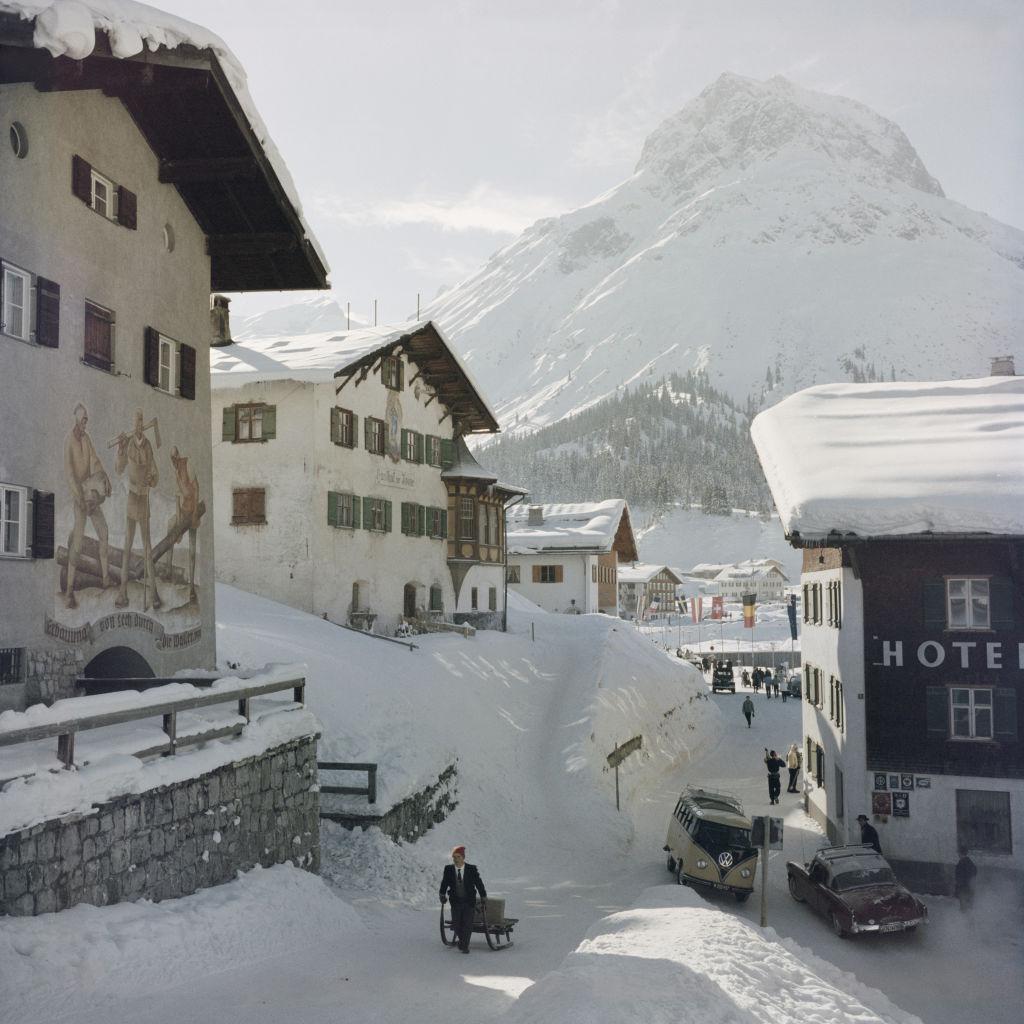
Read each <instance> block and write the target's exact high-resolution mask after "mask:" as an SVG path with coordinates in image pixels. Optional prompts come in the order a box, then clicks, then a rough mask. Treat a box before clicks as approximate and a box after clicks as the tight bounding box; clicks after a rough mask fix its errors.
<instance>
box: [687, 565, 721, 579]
mask: <svg viewBox="0 0 1024 1024" xmlns="http://www.w3.org/2000/svg"><path fill="white" fill-rule="evenodd" d="M731 565H732V562H700V563H698V564H697V565H695V566H694V567H693V568H692V569H689V570H687V573H686V575H687V576H693V577H695V578H696V579H699V580H713V579H714V578H715V577H716V576H717V575H718V574H719V573H720V572H721V571H722V570H723V569H728V568H729V567H730V566H731Z"/></svg>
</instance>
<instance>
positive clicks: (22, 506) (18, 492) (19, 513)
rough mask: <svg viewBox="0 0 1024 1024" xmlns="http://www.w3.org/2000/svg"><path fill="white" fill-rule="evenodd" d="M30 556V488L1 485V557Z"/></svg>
mask: <svg viewBox="0 0 1024 1024" xmlns="http://www.w3.org/2000/svg"><path fill="white" fill-rule="evenodd" d="M27 554H28V488H27V487H15V486H13V485H12V484H0V555H10V556H12V557H14V558H24V557H25V556H26V555H27Z"/></svg>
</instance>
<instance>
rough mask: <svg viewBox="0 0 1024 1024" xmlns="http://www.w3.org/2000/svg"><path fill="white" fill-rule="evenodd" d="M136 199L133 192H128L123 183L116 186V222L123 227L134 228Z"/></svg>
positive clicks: (136, 208) (136, 207)
mask: <svg viewBox="0 0 1024 1024" xmlns="http://www.w3.org/2000/svg"><path fill="white" fill-rule="evenodd" d="M137 210H138V200H137V199H136V197H135V193H134V192H129V191H128V189H126V188H125V187H124V185H118V186H117V222H118V224H121V225H122V226H123V227H126V228H131V230H132V231H134V230H135V229H136V226H137V224H136V218H137Z"/></svg>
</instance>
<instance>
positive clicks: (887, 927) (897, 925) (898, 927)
mask: <svg viewBox="0 0 1024 1024" xmlns="http://www.w3.org/2000/svg"><path fill="white" fill-rule="evenodd" d="M906 927H907V926H906V925H905V924H904V923H903V922H902V921H893V922H891V923H890V924H883V925H882V927H881V928H879V929H878V930H879V931H880V932H901V931H903V929H904V928H906Z"/></svg>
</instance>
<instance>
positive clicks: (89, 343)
mask: <svg viewBox="0 0 1024 1024" xmlns="http://www.w3.org/2000/svg"><path fill="white" fill-rule="evenodd" d="M114 319H115V317H114V311H113V310H111V309H106V308H104V307H103V306H97V305H96V303H94V302H86V304H85V354H84V356H83V359H84V361H85V362H86V363H88V364H89V365H90V366H95V367H98V368H99V369H101V370H107V371H112V370H113V369H114Z"/></svg>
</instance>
